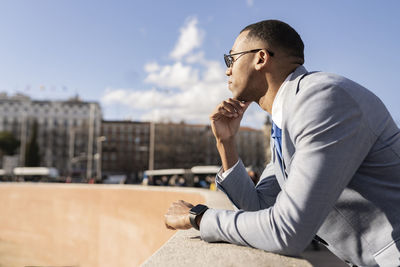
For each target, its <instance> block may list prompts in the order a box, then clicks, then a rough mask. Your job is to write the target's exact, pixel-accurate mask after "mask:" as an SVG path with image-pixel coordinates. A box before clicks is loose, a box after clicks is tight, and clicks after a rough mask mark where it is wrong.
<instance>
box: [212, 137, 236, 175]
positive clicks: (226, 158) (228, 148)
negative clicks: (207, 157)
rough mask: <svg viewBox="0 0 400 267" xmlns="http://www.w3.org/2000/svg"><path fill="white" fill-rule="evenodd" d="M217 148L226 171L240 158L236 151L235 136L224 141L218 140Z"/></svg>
mask: <svg viewBox="0 0 400 267" xmlns="http://www.w3.org/2000/svg"><path fill="white" fill-rule="evenodd" d="M217 149H218V152H219V156H220V157H221V162H222V168H223V169H224V171H226V170H229V169H230V168H232V166H234V165H235V164H236V162H237V161H238V160H239V156H238V154H237V151H236V143H235V138H231V139H229V140H224V141H218V140H217Z"/></svg>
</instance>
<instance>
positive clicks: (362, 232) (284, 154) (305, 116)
mask: <svg viewBox="0 0 400 267" xmlns="http://www.w3.org/2000/svg"><path fill="white" fill-rule="evenodd" d="M303 50H304V45H303V42H302V40H301V38H300V36H299V35H298V34H297V32H296V31H295V30H294V29H292V28H291V27H290V26H289V25H287V24H286V23H283V22H280V21H276V20H267V21H261V22H259V23H255V24H252V25H249V26H247V27H246V28H245V29H243V30H242V31H241V33H240V34H239V36H238V37H237V39H236V41H235V43H234V45H233V47H232V50H231V51H230V54H229V55H225V62H226V64H227V67H228V68H227V70H226V75H227V76H228V77H229V89H230V90H231V91H232V94H233V98H230V99H228V100H226V101H223V102H222V103H221V104H220V105H218V107H217V108H216V110H215V111H214V112H213V113H212V114H211V116H210V119H211V126H212V130H213V133H214V135H215V138H216V140H217V149H218V151H219V154H220V156H221V160H222V170H221V172H220V173H219V174H218V175H217V178H216V180H217V183H218V187H219V188H220V189H221V190H222V191H224V192H225V193H226V194H227V195H228V197H229V198H230V200H231V201H232V202H233V203H234V205H236V206H237V207H238V208H239V209H240V210H239V211H228V210H215V209H207V207H205V206H199V205H198V206H196V207H193V206H192V205H191V204H190V203H187V202H184V201H179V202H176V203H174V204H172V206H171V207H170V209H169V210H168V213H167V214H166V215H165V222H166V225H167V227H168V228H170V229H188V228H191V227H192V226H194V227H196V228H198V227H199V228H200V235H201V238H202V239H203V240H205V241H208V242H215V241H226V242H230V243H235V244H239V245H244V246H251V247H255V248H260V249H263V250H266V251H270V252H275V253H280V254H285V255H297V254H299V253H301V252H302V251H303V250H304V249H305V248H306V246H307V245H308V244H309V243H310V242H311V241H312V240H313V239H317V240H318V241H320V242H322V243H323V244H325V245H326V246H327V247H328V248H329V249H330V250H331V251H332V252H333V253H334V254H336V255H337V256H338V257H339V258H341V259H343V260H344V261H346V262H348V263H350V264H354V265H358V266H400V208H399V207H400V131H399V129H398V127H397V126H396V125H395V123H394V122H393V119H392V117H391V116H390V114H389V112H388V111H387V110H386V108H385V106H384V105H383V104H382V102H381V101H380V100H379V99H378V98H377V97H376V96H375V95H373V94H372V93H371V92H370V91H368V90H367V89H365V88H363V87H362V86H360V85H358V84H356V83H355V82H352V81H350V80H348V79H346V78H343V77H340V76H338V75H334V74H328V73H323V72H314V73H312V72H307V70H306V69H305V68H304V67H303V66H302V64H303V63H304V56H303ZM253 101H254V102H256V103H258V105H259V106H260V107H261V108H262V109H264V110H265V111H267V112H268V113H270V114H271V115H272V121H273V127H272V134H271V148H272V160H271V163H270V164H269V165H268V166H267V167H266V169H265V170H264V172H263V174H262V176H261V179H260V182H259V183H258V184H257V186H256V187H254V184H253V183H252V181H251V180H250V179H249V177H248V175H247V172H246V169H245V167H244V166H243V163H242V162H241V160H240V159H239V156H238V154H237V152H236V148H235V136H236V134H237V131H238V128H239V125H240V121H241V119H242V116H243V113H244V112H245V111H246V108H247V107H248V105H249V104H250V103H251V102H253Z"/></svg>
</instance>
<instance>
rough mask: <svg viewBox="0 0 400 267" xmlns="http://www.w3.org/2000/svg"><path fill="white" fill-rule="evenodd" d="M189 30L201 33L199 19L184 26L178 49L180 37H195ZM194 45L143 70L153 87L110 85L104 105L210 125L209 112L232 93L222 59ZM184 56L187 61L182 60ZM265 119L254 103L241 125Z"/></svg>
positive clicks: (154, 117)
mask: <svg viewBox="0 0 400 267" xmlns="http://www.w3.org/2000/svg"><path fill="white" fill-rule="evenodd" d="M187 32H201V30H200V29H198V28H197V19H193V18H192V19H190V20H188V22H187V23H186V24H185V26H184V27H183V28H182V29H181V35H180V37H179V39H178V42H177V44H176V48H177V47H179V46H181V42H182V41H181V40H183V39H185V38H188V39H190V40H193V38H192V37H190V38H189V37H187V36H190V34H188V33H187ZM183 36H186V37H185V38H184V37H183ZM191 38H192V39H191ZM190 40H189V41H190ZM198 43H199V44H200V43H201V42H198ZM195 47H198V48H201V46H194V45H193V44H192V45H188V46H187V48H186V50H185V51H186V52H185V53H183V52H182V53H181V54H180V55H179V56H178V54H176V56H175V57H174V60H173V61H172V62H170V63H169V64H165V65H162V64H160V63H159V62H150V63H148V64H146V65H145V66H144V70H145V72H146V73H147V76H146V78H145V79H144V82H145V83H147V84H150V85H151V86H153V89H151V90H134V89H118V88H108V89H107V90H106V92H105V94H104V96H103V97H102V99H101V102H102V104H103V105H104V106H105V107H106V108H107V109H110V108H111V109H117V110H119V109H120V108H121V106H124V107H128V108H129V112H130V113H136V114H140V115H137V116H140V117H136V118H135V119H136V120H156V121H160V120H163V121H174V122H179V121H182V120H183V121H186V122H189V123H202V124H208V123H209V115H210V113H211V112H212V111H213V110H214V108H215V107H216V106H217V105H218V103H220V102H221V101H222V100H224V99H226V98H228V97H230V96H231V93H230V91H229V90H228V88H227V78H226V76H225V67H224V66H223V64H222V62H221V61H216V60H208V59H206V57H205V53H204V52H203V51H201V50H200V51H194V48H195ZM174 51H175V50H174ZM174 51H173V52H174ZM182 51H183V50H182ZM172 54H173V53H171V55H172ZM183 57H184V61H181V59H183ZM129 112H126V113H129ZM124 115H125V116H127V115H131V114H125V113H124ZM264 120H265V113H264V112H262V111H260V108H258V107H257V105H254V104H253V105H251V106H250V107H249V109H248V111H247V112H246V114H245V117H244V120H243V122H242V125H246V126H252V127H257V128H260V127H261V126H262V124H263V122H264Z"/></svg>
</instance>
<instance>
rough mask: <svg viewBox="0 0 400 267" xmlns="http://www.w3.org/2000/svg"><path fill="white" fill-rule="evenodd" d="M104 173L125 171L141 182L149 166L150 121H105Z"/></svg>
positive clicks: (102, 154)
mask: <svg viewBox="0 0 400 267" xmlns="http://www.w3.org/2000/svg"><path fill="white" fill-rule="evenodd" d="M101 134H102V136H104V137H105V140H104V142H103V143H102V147H101V148H102V149H101V162H102V176H103V177H107V176H114V175H123V176H125V177H126V182H128V183H137V182H139V181H140V178H141V177H142V175H143V171H145V170H147V169H148V166H149V146H150V123H149V122H132V121H103V122H102V126H101Z"/></svg>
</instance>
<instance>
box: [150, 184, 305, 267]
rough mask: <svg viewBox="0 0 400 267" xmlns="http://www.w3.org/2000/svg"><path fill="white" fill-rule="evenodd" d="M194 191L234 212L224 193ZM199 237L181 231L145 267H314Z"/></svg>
mask: <svg viewBox="0 0 400 267" xmlns="http://www.w3.org/2000/svg"><path fill="white" fill-rule="evenodd" d="M184 191H185V192H187V191H191V190H184ZM193 192H196V193H200V194H201V195H203V196H204V198H205V199H206V204H207V205H208V206H209V207H212V208H217V209H232V205H231V203H230V202H229V200H228V199H227V197H226V196H225V195H224V194H223V193H221V192H213V191H209V190H193ZM194 204H195V203H194ZM199 235H200V234H199V232H198V231H196V230H194V229H190V230H186V231H177V233H176V234H175V235H174V236H173V237H172V238H171V239H170V240H168V241H167V242H166V243H165V244H164V245H163V246H162V247H161V248H160V249H159V250H157V251H156V252H155V253H154V254H153V255H152V256H151V257H150V258H148V259H147V260H146V261H145V262H144V263H143V264H142V266H144V267H150V266H177V267H179V266H184V267H188V266H190V267H194V266H246V267H250V266H296V267H303V266H304V267H306V266H307V267H309V266H312V265H311V264H310V263H309V262H308V261H307V260H305V259H301V258H293V257H286V256H282V255H277V254H273V253H268V252H265V251H263V250H259V249H254V248H249V247H243V246H237V245H232V244H227V243H207V242H205V241H203V240H201V239H200V236H199Z"/></svg>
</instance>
